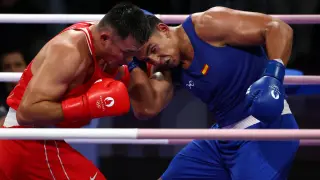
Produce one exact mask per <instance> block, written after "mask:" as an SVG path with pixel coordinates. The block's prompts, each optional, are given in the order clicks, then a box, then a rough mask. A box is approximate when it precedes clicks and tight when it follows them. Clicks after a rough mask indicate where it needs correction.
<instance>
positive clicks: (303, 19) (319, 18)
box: [0, 14, 320, 24]
mask: <svg viewBox="0 0 320 180" xmlns="http://www.w3.org/2000/svg"><path fill="white" fill-rule="evenodd" d="M103 16H104V15H103V14H0V23H14V24H72V23H76V22H79V21H98V20H100V19H101V18H102V17H103ZM156 16H157V17H158V18H160V19H161V20H162V21H163V22H165V23H167V24H179V23H181V22H182V21H183V20H184V19H186V17H187V16H188V15H178V14H177V15H172V14H156ZM271 16H273V17H276V18H279V19H281V20H283V21H285V22H287V23H289V24H319V23H320V15H314V14H307V15H271Z"/></svg>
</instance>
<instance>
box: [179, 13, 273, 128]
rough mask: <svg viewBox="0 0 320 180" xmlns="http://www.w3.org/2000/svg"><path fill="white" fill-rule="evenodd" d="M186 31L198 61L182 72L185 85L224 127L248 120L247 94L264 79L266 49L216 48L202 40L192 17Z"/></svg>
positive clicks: (186, 25)
mask: <svg viewBox="0 0 320 180" xmlns="http://www.w3.org/2000/svg"><path fill="white" fill-rule="evenodd" d="M183 28H184V30H185V31H186V33H187V35H188V37H189V39H190V41H191V44H192V46H193V49H194V59H193V61H192V64H191V65H190V67H189V68H188V69H187V70H183V72H182V79H181V81H182V83H183V84H182V85H184V86H185V87H186V89H188V90H189V91H190V92H191V93H192V94H194V95H195V96H196V97H198V98H200V99H201V100H202V101H203V102H205V103H206V104H207V105H208V106H209V109H210V110H211V111H212V112H213V113H214V116H215V118H216V120H217V121H218V122H219V123H220V124H221V125H228V124H230V123H233V122H235V121H238V120H241V119H242V118H244V117H246V116H247V114H244V113H243V112H244V108H245V107H244V103H243V100H244V97H245V92H246V90H247V89H248V87H249V86H250V85H251V84H252V83H253V82H254V81H256V80H257V79H258V78H259V77H260V76H261V74H262V73H263V70H264V67H265V64H266V62H267V57H266V55H265V53H264V51H263V49H262V47H260V46H255V47H246V48H244V47H243V48H239V47H231V46H225V47H215V46H212V45H210V44H208V43H206V42H205V41H203V40H202V39H200V38H199V37H198V35H197V34H196V32H195V29H194V26H193V23H192V19H191V16H190V17H189V18H187V20H186V21H185V22H184V23H183ZM212 33H214V31H213V32H212ZM234 113H237V117H234V115H233V114H234ZM241 116H243V117H241ZM231 121H232V122H231Z"/></svg>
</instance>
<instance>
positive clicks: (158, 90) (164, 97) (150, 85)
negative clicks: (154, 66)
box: [129, 68, 173, 119]
mask: <svg viewBox="0 0 320 180" xmlns="http://www.w3.org/2000/svg"><path fill="white" fill-rule="evenodd" d="M136 69H137V70H133V71H132V72H131V80H130V84H131V88H130V90H129V94H130V98H131V105H132V107H133V111H134V113H135V116H136V117H137V118H139V119H147V118H150V117H153V116H155V115H157V114H158V113H159V112H160V111H161V110H162V109H163V108H164V107H165V106H166V105H167V104H168V103H169V101H170V100H171V98H172V96H173V86H172V83H171V77H170V74H165V75H163V74H162V73H160V72H158V73H156V74H154V75H153V76H152V77H151V79H150V78H149V77H147V75H146V74H145V73H144V72H143V71H141V70H140V69H139V68H136Z"/></svg>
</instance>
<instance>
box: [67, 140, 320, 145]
mask: <svg viewBox="0 0 320 180" xmlns="http://www.w3.org/2000/svg"><path fill="white" fill-rule="evenodd" d="M65 141H66V142H68V143H73V144H139V145H186V144H188V143H190V142H191V141H192V139H65ZM300 146H320V140H316V139H315V140H314V139H302V140H300Z"/></svg>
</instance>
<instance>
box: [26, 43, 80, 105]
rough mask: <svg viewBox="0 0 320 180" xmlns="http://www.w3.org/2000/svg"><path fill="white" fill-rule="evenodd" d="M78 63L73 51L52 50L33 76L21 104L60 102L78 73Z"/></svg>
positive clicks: (76, 55) (77, 57)
mask: <svg viewBox="0 0 320 180" xmlns="http://www.w3.org/2000/svg"><path fill="white" fill-rule="evenodd" d="M66 53H67V54H66ZM79 62H80V57H79V56H78V54H77V53H76V52H74V50H73V49H69V50H68V51H65V50H62V51H60V52H55V50H53V52H52V53H49V54H48V55H47V58H46V59H44V61H43V62H42V64H41V65H40V66H39V68H38V69H37V70H36V71H35V73H34V74H33V77H32V79H31V81H30V82H29V84H28V87H27V89H26V92H25V94H24V98H23V102H24V103H27V104H34V103H37V102H41V101H54V102H57V101H59V100H61V98H62V96H63V95H64V94H65V92H66V91H67V89H68V86H69V83H70V82H71V81H72V80H73V78H74V77H75V75H76V73H77V71H78V70H77V69H78V67H79V64H80V63H79Z"/></svg>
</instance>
